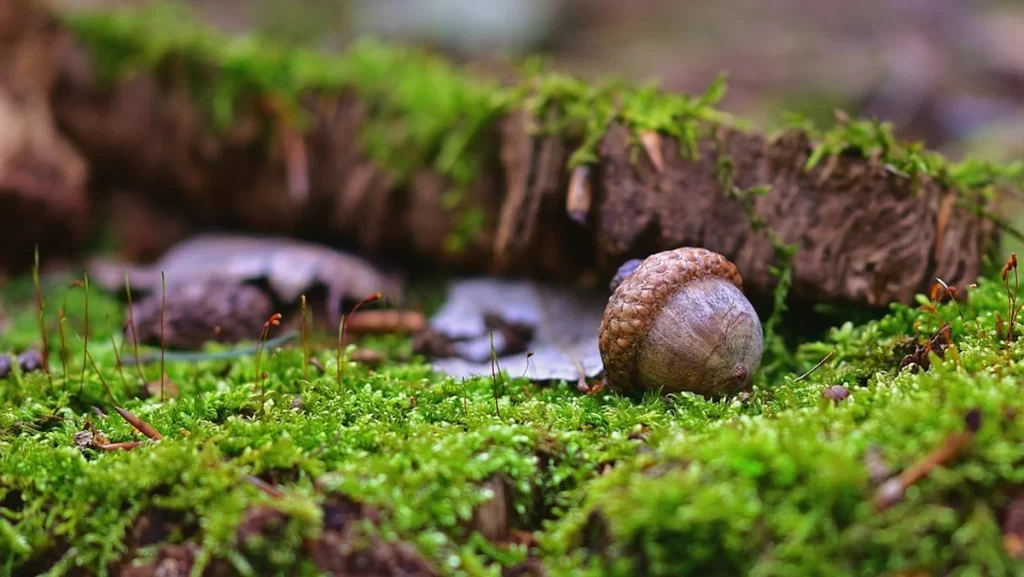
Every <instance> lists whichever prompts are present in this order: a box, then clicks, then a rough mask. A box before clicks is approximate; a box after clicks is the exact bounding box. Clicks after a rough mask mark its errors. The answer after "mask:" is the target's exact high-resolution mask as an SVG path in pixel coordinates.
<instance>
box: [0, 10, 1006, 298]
mask: <svg viewBox="0 0 1024 577" xmlns="http://www.w3.org/2000/svg"><path fill="white" fill-rule="evenodd" d="M19 4H20V5H24V6H28V3H27V2H14V5H19ZM26 9H27V8H26ZM17 21H18V19H17V18H14V19H11V18H8V19H6V20H5V21H0V22H7V23H8V26H10V25H11V23H12V22H17ZM3 33H4V31H2V30H0V34H3ZM53 33H54V34H58V35H62V39H64V40H66V41H67V42H65V43H63V44H61V45H62V46H64V48H65V50H64V52H63V53H62V54H61V56H62V58H61V60H60V63H59V65H58V68H57V70H56V71H55V74H56V78H57V82H56V88H55V89H54V90H53V92H52V99H51V100H52V102H53V112H54V114H55V117H56V121H57V125H58V127H59V129H60V130H61V132H62V133H63V134H64V135H66V136H67V137H68V138H69V139H70V140H72V141H73V142H74V143H75V145H76V146H77V147H78V149H79V150H80V151H81V153H82V154H83V155H84V157H85V158H86V159H87V160H88V162H89V164H90V167H91V169H93V170H94V171H95V173H96V175H97V177H96V180H95V181H96V183H97V187H98V188H103V187H109V186H118V187H120V188H121V189H122V190H132V191H140V192H139V193H138V194H139V195H140V198H142V199H143V200H145V201H146V202H150V203H159V204H160V205H161V206H162V207H163V208H164V209H165V210H168V211H170V212H171V213H173V214H178V215H185V216H186V217H187V219H188V220H189V221H190V222H191V223H194V224H195V225H196V226H200V227H211V226H215V227H232V228H237V229H242V230H247V231H254V232H255V231H258V232H263V233H284V234H294V235H299V236H302V237H305V238H310V239H314V240H324V241H329V242H332V243H338V244H341V245H345V246H355V247H357V248H358V249H360V250H361V251H362V252H364V253H365V254H366V255H367V256H371V257H383V258H388V259H392V260H394V261H396V262H398V263H401V264H404V265H406V266H408V267H411V268H416V267H421V268H428V269H437V268H445V267H447V268H454V269H458V270H462V271H466V270H473V271H486V272H491V273H496V274H506V275H512V274H517V275H518V274H522V275H529V276H533V277H536V278H541V279H558V280H562V281H569V282H573V283H580V282H584V283H585V284H590V285H592V286H593V285H595V284H596V283H598V282H599V281H600V280H602V279H607V278H610V277H611V275H613V274H614V271H615V269H616V268H617V266H618V265H619V264H621V263H622V262H623V261H625V260H627V259H629V258H633V257H642V256H645V255H648V254H651V253H653V252H657V251H661V250H666V249H671V248H676V247H678V246H681V245H692V246H702V247H705V248H708V249H710V250H714V251H716V252H720V253H722V254H723V255H725V256H726V257H728V258H729V259H730V260H732V261H733V262H735V263H736V265H737V267H738V268H739V270H740V271H741V274H742V275H743V278H744V281H745V282H744V284H745V286H746V288H747V290H748V291H749V292H750V293H751V294H753V295H762V296H767V295H769V294H770V293H771V291H772V290H773V288H774V287H775V284H776V282H777V277H776V276H775V275H774V274H773V272H772V271H773V267H776V266H777V265H779V264H780V263H779V262H778V261H777V259H776V254H775V253H776V247H775V246H774V245H773V243H772V241H771V239H770V237H769V235H768V232H767V231H765V230H762V231H759V232H756V233H755V232H754V231H753V230H752V229H751V226H750V222H749V219H748V215H747V212H746V208H745V207H744V205H743V204H742V203H741V201H740V200H737V199H734V198H730V197H729V194H728V192H729V191H726V190H723V186H722V184H723V183H722V182H721V178H720V173H719V169H720V160H722V158H723V157H726V156H727V157H728V159H729V161H730V163H731V166H732V172H731V178H732V182H733V183H734V184H735V186H737V187H739V188H740V189H748V188H751V187H757V186H765V185H767V186H770V187H771V191H770V193H769V194H767V195H764V196H760V197H758V198H756V200H755V206H754V208H755V209H756V211H757V213H758V214H759V215H760V216H761V217H762V218H763V219H764V221H765V224H766V228H767V229H769V230H770V231H773V232H774V233H776V234H777V235H778V236H779V238H780V239H781V240H782V241H783V242H785V243H795V244H797V245H798V246H799V250H798V251H797V252H796V255H795V257H794V260H793V264H792V266H793V271H792V273H793V275H792V278H793V284H792V294H793V295H794V296H796V297H798V298H804V299H810V300H817V301H831V302H845V303H852V304H858V305H870V306H884V305H886V304H888V303H890V302H892V301H899V302H911V301H912V299H913V297H914V295H915V294H917V293H924V292H927V290H928V288H929V287H930V286H931V284H932V283H933V282H934V279H935V278H936V277H941V278H942V279H944V280H945V281H946V282H947V283H949V284H950V285H952V286H958V285H959V286H963V285H966V284H968V283H971V282H973V281H974V280H975V278H976V277H977V276H978V275H979V273H980V271H981V263H982V258H983V255H984V254H985V253H986V251H987V250H988V248H989V246H990V245H991V243H992V242H994V240H995V238H996V237H995V233H996V232H997V231H996V228H995V226H994V224H993V223H992V222H990V221H989V220H986V219H985V218H983V217H982V216H979V215H978V213H977V211H974V210H972V209H971V208H970V207H967V206H954V205H953V203H952V201H950V200H948V199H949V195H951V194H953V193H954V191H950V190H946V189H944V188H943V187H942V186H940V185H939V184H938V183H937V182H935V181H932V180H930V179H929V178H928V177H927V176H923V177H921V180H920V182H917V183H915V182H914V181H913V180H912V179H911V178H909V177H907V176H905V175H901V174H898V173H896V172H894V171H892V170H890V169H889V168H888V167H886V165H885V163H884V162H881V161H880V160H877V159H871V158H862V157H859V156H855V155H843V156H839V157H835V158H834V159H833V160H830V161H829V162H822V163H820V164H819V165H818V166H816V167H815V168H812V169H810V170H805V168H804V167H805V165H806V162H807V159H808V158H809V157H810V155H811V153H812V142H811V141H810V140H809V138H808V136H807V135H806V134H805V133H803V132H801V131H799V130H791V131H789V132H786V133H784V134H782V135H781V136H779V137H777V138H774V139H772V138H768V137H766V136H764V135H760V134H757V133H751V132H742V131H740V130H737V129H732V128H728V127H724V126H720V127H717V128H718V129H717V130H707V131H705V132H706V134H704V135H703V136H701V137H700V139H699V141H698V153H699V156H698V157H697V158H696V159H688V158H686V157H685V155H684V154H682V153H681V150H680V143H679V142H678V141H677V140H676V139H674V138H672V137H670V136H669V135H660V138H657V139H654V138H650V137H647V138H645V139H644V140H643V142H642V143H639V142H637V139H635V138H633V137H632V135H631V134H630V130H629V128H627V127H626V126H625V125H623V124H620V123H617V122H613V123H612V124H611V126H610V127H609V128H608V130H607V132H606V133H605V134H604V136H603V138H602V139H601V141H600V143H599V145H598V148H597V156H598V161H597V163H596V164H593V165H591V166H589V167H588V171H587V172H588V176H589V182H588V183H586V185H587V186H588V187H589V189H590V191H591V196H592V198H591V202H590V207H589V214H588V215H587V220H586V221H585V222H584V223H583V224H581V223H580V220H581V219H580V215H579V214H574V215H570V214H569V213H567V211H566V205H567V200H568V199H567V195H568V194H569V190H570V188H571V187H570V177H571V171H570V170H568V167H567V159H568V156H569V152H570V151H571V150H572V148H573V147H574V146H576V145H577V144H578V143H575V142H567V141H565V140H563V139H562V138H559V137H554V136H550V135H541V134H533V133H531V132H530V131H529V130H528V125H529V124H530V119H529V118H527V117H526V115H524V114H523V113H522V112H521V111H514V112H513V113H512V114H510V115H508V116H506V117H505V118H504V119H503V120H502V121H501V122H499V123H496V124H495V125H494V126H492V127H489V129H488V131H487V135H486V138H485V139H484V144H483V149H484V152H485V153H486V154H485V162H484V163H483V168H482V171H481V172H480V174H479V175H478V178H477V179H476V180H475V181H474V183H473V184H472V186H471V187H470V189H469V191H468V194H466V195H465V197H464V198H463V199H462V202H461V204H460V206H459V207H456V209H454V210H452V209H450V208H448V207H445V206H444V203H443V202H442V198H443V196H444V194H445V192H446V191H447V190H448V188H449V186H450V185H451V182H450V181H449V180H448V179H447V178H446V177H444V176H443V175H441V174H440V173H438V172H437V171H435V170H433V169H430V168H422V169H420V170H418V171H416V172H414V173H413V174H412V176H411V178H410V179H409V180H408V181H407V182H406V183H404V184H400V183H398V181H396V180H395V179H394V178H393V177H392V175H390V174H389V172H388V171H387V170H385V169H384V168H383V167H380V166H377V165H376V164H375V163H374V162H372V161H371V160H369V159H368V157H367V156H366V155H365V154H364V153H363V151H362V149H361V148H360V144H359V142H360V138H359V136H360V134H361V131H362V129H363V128H364V126H365V125H366V122H367V118H368V116H367V115H368V112H367V109H366V104H365V103H363V102H361V101H360V100H359V98H357V97H356V96H355V95H354V94H353V93H351V92H345V91H342V92H340V93H330V94H328V93H310V94H307V95H306V96H305V97H304V106H305V109H306V112H307V113H308V114H309V116H310V118H311V120H312V122H311V124H310V125H309V129H308V131H307V132H306V133H305V134H304V135H303V136H302V141H303V143H304V150H305V151H306V155H305V156H306V163H305V168H306V169H307V170H308V173H309V174H308V195H307V196H305V197H304V198H303V199H302V201H301V202H297V201H296V195H295V194H293V193H291V192H289V190H290V188H289V182H290V180H289V178H290V176H289V175H290V174H291V179H292V181H294V179H295V176H294V174H293V172H294V169H293V170H292V171H289V166H292V167H294V164H295V163H291V164H290V163H289V160H288V157H287V155H286V151H284V150H282V147H280V146H273V145H272V144H273V143H270V144H268V140H267V139H268V138H273V134H275V133H274V131H273V127H274V126H275V125H276V123H279V119H278V117H277V115H274V114H271V113H269V112H267V111H266V110H265V107H262V106H261V105H260V103H259V102H258V101H254V102H250V103H246V102H241V103H240V104H239V106H238V109H237V112H236V115H235V119H234V122H233V124H232V125H231V126H230V127H229V129H228V130H227V131H226V132H223V133H218V132H217V131H215V130H214V128H213V126H212V124H211V122H210V120H209V119H208V118H207V117H206V116H205V115H204V113H203V112H202V111H201V110H200V107H199V105H198V104H196V103H195V102H194V101H193V99H192V98H191V97H190V94H189V87H188V86H187V85H186V83H185V80H184V75H182V74H180V73H175V72H174V69H173V67H170V66H169V67H167V69H166V70H162V71H160V72H157V71H150V72H144V73H141V74H138V75H135V76H132V77H130V78H127V79H125V80H123V81H121V82H120V83H119V84H117V85H116V87H115V88H114V89H113V90H107V89H105V88H102V87H101V86H100V85H99V84H98V83H97V81H96V78H95V76H94V72H93V70H92V66H91V63H90V57H89V55H88V53H87V52H86V51H85V49H84V48H82V47H81V46H78V45H76V44H75V42H74V41H73V39H72V38H71V37H70V34H68V33H67V31H61V30H59V29H55V30H54V31H53ZM0 59H2V57H0ZM705 128H706V127H705ZM154 135H160V137H159V138H156V137H154ZM655 141H656V142H655ZM655 145H656V146H658V147H659V148H658V149H657V150H654V151H652V150H651V147H652V146H655ZM638 147H641V148H646V149H647V150H646V153H642V154H636V153H635V152H636V150H635V149H637V148H638ZM652 154H653V156H652ZM652 159H654V160H652ZM655 161H656V162H657V163H658V164H661V165H663V166H661V167H658V168H656V167H655V166H654V162H655ZM577 174H579V173H577ZM581 184H582V183H579V182H574V183H572V185H573V186H575V187H579V186H581ZM292 188H294V187H292ZM970 202H974V201H973V200H970ZM978 202H983V201H981V200H978ZM464 207H476V208H478V209H479V210H480V211H481V213H482V215H483V219H482V223H481V226H480V230H479V231H478V233H477V234H475V235H471V238H470V242H469V243H468V244H467V245H466V246H465V247H463V250H462V251H460V252H452V251H450V250H448V248H449V247H448V244H447V239H448V238H449V235H450V234H451V233H452V231H453V230H455V229H456V228H457V227H458V226H459V223H460V219H461V218H463V216H464V214H463V212H461V208H464Z"/></svg>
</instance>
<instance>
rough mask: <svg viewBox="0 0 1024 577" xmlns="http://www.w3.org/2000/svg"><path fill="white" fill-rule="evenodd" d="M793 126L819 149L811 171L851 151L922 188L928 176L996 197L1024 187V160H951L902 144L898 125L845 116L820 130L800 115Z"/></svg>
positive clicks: (917, 145)
mask: <svg viewBox="0 0 1024 577" xmlns="http://www.w3.org/2000/svg"><path fill="white" fill-rule="evenodd" d="M790 116H791V118H790V125H791V126H794V127H798V128H800V129H802V130H805V131H807V132H808V133H809V135H810V137H811V138H812V139H813V140H816V141H817V145H816V147H815V149H814V152H813V153H812V154H811V156H810V158H808V159H807V168H812V167H814V166H817V165H818V164H820V163H821V162H822V160H824V159H826V158H828V157H831V156H838V155H842V154H848V153H850V152H853V153H856V154H859V155H862V156H864V157H868V158H877V159H879V160H880V161H881V162H883V163H884V164H885V165H886V168H887V169H888V170H889V171H891V172H892V173H893V174H896V175H899V176H902V177H905V178H910V179H912V180H913V182H914V183H915V184H916V183H918V182H919V181H920V178H921V176H923V175H927V176H929V177H931V178H933V179H935V180H936V181H938V182H939V183H941V184H943V185H946V186H951V187H953V188H954V189H956V190H957V191H959V192H961V193H972V194H974V193H977V194H983V195H991V194H992V192H993V190H994V189H995V188H996V187H1005V186H1013V187H1017V188H1020V187H1021V186H1024V162H1020V161H1018V162H1012V163H993V162H988V161H985V160H981V159H977V158H965V159H964V160H962V161H960V162H951V161H950V160H949V159H947V158H946V157H945V156H943V155H942V154H940V153H938V152H936V151H932V150H927V149H925V148H924V144H923V143H922V142H902V141H900V140H898V139H897V138H895V137H894V136H893V132H892V123H891V122H880V121H878V120H877V119H872V120H863V119H850V118H847V117H845V116H844V115H839V118H838V119H837V122H835V123H834V124H833V125H832V126H830V127H829V128H828V129H826V130H817V129H815V127H814V126H813V125H812V124H811V123H809V122H807V121H806V119H804V118H801V117H799V116H798V115H790Z"/></svg>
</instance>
